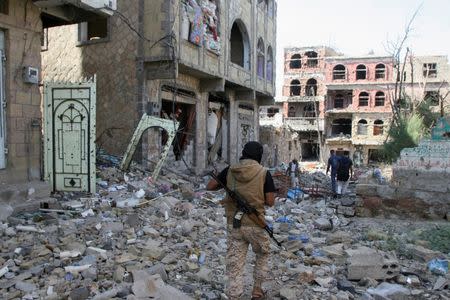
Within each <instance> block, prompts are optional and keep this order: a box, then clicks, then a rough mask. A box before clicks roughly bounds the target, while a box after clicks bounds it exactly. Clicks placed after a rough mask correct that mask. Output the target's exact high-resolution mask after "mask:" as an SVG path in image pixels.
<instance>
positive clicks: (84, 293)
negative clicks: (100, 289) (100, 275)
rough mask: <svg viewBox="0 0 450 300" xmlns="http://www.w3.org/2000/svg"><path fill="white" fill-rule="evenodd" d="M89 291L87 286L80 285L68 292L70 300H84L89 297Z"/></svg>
mask: <svg viewBox="0 0 450 300" xmlns="http://www.w3.org/2000/svg"><path fill="white" fill-rule="evenodd" d="M90 294H91V293H90V292H89V290H88V288H86V287H80V288H77V289H74V290H72V291H71V292H70V294H69V299H70V300H86V299H88V298H89V295H90Z"/></svg>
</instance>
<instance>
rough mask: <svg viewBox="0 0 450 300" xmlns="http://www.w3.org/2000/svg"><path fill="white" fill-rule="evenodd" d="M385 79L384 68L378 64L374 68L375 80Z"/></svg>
mask: <svg viewBox="0 0 450 300" xmlns="http://www.w3.org/2000/svg"><path fill="white" fill-rule="evenodd" d="M384 78H386V66H385V65H384V64H378V65H376V67H375V79H384Z"/></svg>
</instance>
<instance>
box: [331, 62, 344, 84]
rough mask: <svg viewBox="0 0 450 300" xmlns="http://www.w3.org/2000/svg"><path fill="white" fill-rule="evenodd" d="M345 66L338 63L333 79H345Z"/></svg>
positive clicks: (334, 69)
mask: <svg viewBox="0 0 450 300" xmlns="http://www.w3.org/2000/svg"><path fill="white" fill-rule="evenodd" d="M345 73H346V70H345V66H343V65H337V66H335V67H334V68H333V80H336V79H345Z"/></svg>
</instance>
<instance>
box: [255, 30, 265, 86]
mask: <svg viewBox="0 0 450 300" xmlns="http://www.w3.org/2000/svg"><path fill="white" fill-rule="evenodd" d="M264 49H265V47H264V42H263V40H262V38H260V39H259V40H258V47H257V53H258V54H257V57H258V58H257V63H256V65H257V69H256V71H257V74H258V77H259V78H264V69H265V67H264V66H265V61H264V60H265V59H264Z"/></svg>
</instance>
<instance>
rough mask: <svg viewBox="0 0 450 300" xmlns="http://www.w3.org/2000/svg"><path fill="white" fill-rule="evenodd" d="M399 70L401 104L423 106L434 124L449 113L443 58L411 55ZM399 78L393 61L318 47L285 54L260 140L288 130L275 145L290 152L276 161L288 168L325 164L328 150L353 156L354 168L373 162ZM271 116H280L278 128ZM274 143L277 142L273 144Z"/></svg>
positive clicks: (448, 70)
mask: <svg viewBox="0 0 450 300" xmlns="http://www.w3.org/2000/svg"><path fill="white" fill-rule="evenodd" d="M399 70H402V71H403V74H401V76H402V78H400V79H401V80H399V82H400V81H401V84H399V85H398V88H401V89H402V92H401V95H403V98H405V99H404V100H405V103H406V102H407V103H415V104H418V103H420V102H421V101H422V100H423V99H427V100H429V103H430V111H431V112H434V113H436V117H437V116H438V115H439V114H440V115H441V116H443V115H445V114H446V113H448V111H449V109H450V108H449V107H450V105H449V103H450V97H449V94H450V93H449V81H450V67H449V64H448V61H447V57H446V56H414V55H410V56H408V57H407V59H406V64H405V66H403V65H400V66H399ZM396 72H397V71H396V69H395V66H394V59H393V58H392V57H391V56H377V55H373V54H369V55H366V56H359V57H355V56H345V55H343V54H339V53H337V52H336V51H335V50H333V49H331V48H328V47H321V46H318V47H291V48H285V49H284V79H283V87H282V97H281V98H279V99H277V100H276V103H275V106H267V107H264V108H263V110H262V111H261V113H260V114H261V116H263V118H261V121H260V124H261V126H263V127H261V133H262V134H261V139H262V140H264V139H265V138H267V137H269V136H271V135H274V134H276V132H282V131H285V130H288V131H289V132H290V134H289V133H284V134H283V135H282V136H286V137H287V139H283V138H281V140H280V141H281V143H284V144H287V145H288V147H287V148H288V149H289V151H288V152H286V153H284V154H282V153H281V152H280V151H277V153H276V155H277V157H280V160H281V161H285V162H286V161H288V160H291V159H292V158H297V159H301V160H303V161H308V160H319V161H325V159H326V158H327V157H328V152H329V151H330V150H335V151H336V152H337V153H338V154H345V153H348V154H350V157H352V158H353V160H354V162H355V164H357V165H359V164H368V163H374V162H377V161H379V160H380V149H381V148H382V146H383V143H384V142H385V141H386V139H387V133H388V131H389V126H390V123H391V120H392V105H398V103H393V95H394V90H395V82H396V79H397V74H396ZM408 100H410V101H408ZM275 111H276V112H281V113H282V120H281V121H280V120H279V119H277V118H275V117H274V116H275V115H274V114H273V112H275ZM280 123H281V124H282V125H279V124H280ZM281 128H284V129H282V130H281ZM274 129H276V130H275V131H274ZM279 139H280V135H277V136H276V138H275V140H276V141H278V140H279ZM266 143H269V144H270V141H269V140H267V141H266ZM295 145H298V146H295Z"/></svg>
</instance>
